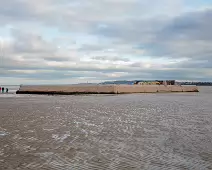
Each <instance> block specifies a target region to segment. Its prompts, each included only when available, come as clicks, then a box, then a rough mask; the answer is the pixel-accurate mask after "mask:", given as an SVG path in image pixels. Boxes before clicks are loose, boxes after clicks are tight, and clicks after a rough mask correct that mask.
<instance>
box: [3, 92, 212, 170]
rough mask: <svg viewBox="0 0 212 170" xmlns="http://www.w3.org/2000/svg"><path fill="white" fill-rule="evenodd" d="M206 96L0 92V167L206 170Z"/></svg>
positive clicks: (211, 151) (210, 124)
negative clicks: (59, 94) (69, 94)
mask: <svg viewBox="0 0 212 170" xmlns="http://www.w3.org/2000/svg"><path fill="white" fill-rule="evenodd" d="M211 97H212V90H211V88H207V89H203V90H202V91H201V92H200V93H183V94H182V93H177V94H173V93H172V94H128V95H118V96H117V95H107V96H105V95H94V96H37V95H15V94H10V95H8V96H7V97H6V95H4V97H2V95H0V143H1V145H0V167H1V168H2V170H12V169H14V170H18V169H19V170H29V169H30V170H44V169H45V170H68V169H85V170H88V169H92V170H93V169H99V170H100V169H101V170H108V169H109V170H110V169H111V170H130V169H132V170H139V169H148V170H149V169H150V170H153V169H169V170H183V169H192V170H200V169H204V170H207V169H208V170H209V169H211V168H212V159H211V158H212V134H211V132H212V114H211V110H212V107H211V106H212V103H211Z"/></svg>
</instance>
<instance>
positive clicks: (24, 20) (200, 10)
mask: <svg viewBox="0 0 212 170" xmlns="http://www.w3.org/2000/svg"><path fill="white" fill-rule="evenodd" d="M0 4H1V5H0V84H11V85H12V84H72V83H84V82H89V83H98V82H102V81H111V80H136V79H137V80H140V79H142V80H155V79H175V80H178V81H212V31H211V30H212V0H153V1H150V0H36V1H35V0H31V1H29V0H7V1H4V0H0Z"/></svg>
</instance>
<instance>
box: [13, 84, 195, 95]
mask: <svg viewBox="0 0 212 170" xmlns="http://www.w3.org/2000/svg"><path fill="white" fill-rule="evenodd" d="M198 91H199V90H198V88H197V86H174V85H173V86H171V85H170V86H164V85H70V86H44V85H43V86H42V85H40V86H21V87H20V89H19V90H18V91H17V92H16V93H17V94H50V95H53V94H64V95H71V94H126V93H164V92H166V93H168V92H198Z"/></svg>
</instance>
